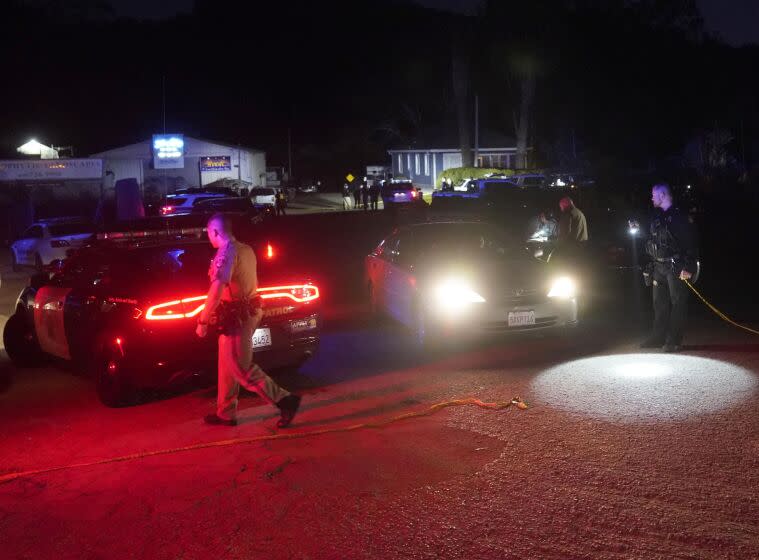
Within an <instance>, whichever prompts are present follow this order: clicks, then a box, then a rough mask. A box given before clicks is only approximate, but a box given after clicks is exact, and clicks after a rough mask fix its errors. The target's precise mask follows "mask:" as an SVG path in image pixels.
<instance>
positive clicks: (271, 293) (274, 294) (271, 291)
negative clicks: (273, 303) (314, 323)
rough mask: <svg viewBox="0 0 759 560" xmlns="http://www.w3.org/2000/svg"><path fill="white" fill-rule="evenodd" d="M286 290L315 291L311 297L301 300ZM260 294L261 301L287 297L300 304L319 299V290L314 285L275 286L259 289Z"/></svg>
mask: <svg viewBox="0 0 759 560" xmlns="http://www.w3.org/2000/svg"><path fill="white" fill-rule="evenodd" d="M285 290H309V291H313V294H312V295H310V296H306V297H304V298H299V297H298V296H296V295H295V294H292V293H290V291H285ZM258 293H259V294H260V296H261V299H274V298H281V297H286V298H290V299H291V300H293V301H296V302H298V303H305V302H307V301H313V300H315V299H319V288H317V287H316V286H314V285H313V284H298V285H296V286H274V287H272V288H258Z"/></svg>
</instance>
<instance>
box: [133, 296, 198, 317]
mask: <svg viewBox="0 0 759 560" xmlns="http://www.w3.org/2000/svg"><path fill="white" fill-rule="evenodd" d="M205 300H206V296H194V297H189V298H184V299H175V300H173V301H167V302H166V303H159V304H158V305H153V306H151V307H149V308H148V311H147V313H145V319H147V320H148V321H169V320H172V319H186V318H188V317H195V316H196V315H197V314H198V313H200V312H201V311H203V307H205V303H203V302H205Z"/></svg>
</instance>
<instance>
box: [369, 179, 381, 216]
mask: <svg viewBox="0 0 759 560" xmlns="http://www.w3.org/2000/svg"><path fill="white" fill-rule="evenodd" d="M379 197H380V186H379V181H377V180H374V181H372V185H371V186H370V187H369V198H370V199H371V205H372V210H378V209H379Z"/></svg>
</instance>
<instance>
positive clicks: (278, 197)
mask: <svg viewBox="0 0 759 560" xmlns="http://www.w3.org/2000/svg"><path fill="white" fill-rule="evenodd" d="M274 202H275V203H276V209H277V216H284V215H285V195H284V194H283V193H282V191H281V190H278V191H277V194H275V195H274Z"/></svg>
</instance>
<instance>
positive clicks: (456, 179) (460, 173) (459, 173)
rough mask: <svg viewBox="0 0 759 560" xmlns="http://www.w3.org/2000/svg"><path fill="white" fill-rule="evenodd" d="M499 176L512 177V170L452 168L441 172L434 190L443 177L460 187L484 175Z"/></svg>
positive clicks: (438, 186) (437, 187)
mask: <svg viewBox="0 0 759 560" xmlns="http://www.w3.org/2000/svg"><path fill="white" fill-rule="evenodd" d="M495 174H500V175H504V176H509V177H510V176H511V175H514V170H513V169H494V168H489V167H453V168H451V169H446V170H445V171H441V172H440V174H439V175H438V176H437V179H436V180H435V188H436V189H439V188H440V184H441V183H442V181H443V177H445V178H446V179H448V181H449V182H452V183H453V184H454V185H460V184H461V183H463V182H464V181H466V180H467V179H480V178H482V177H485V176H486V175H495Z"/></svg>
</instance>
